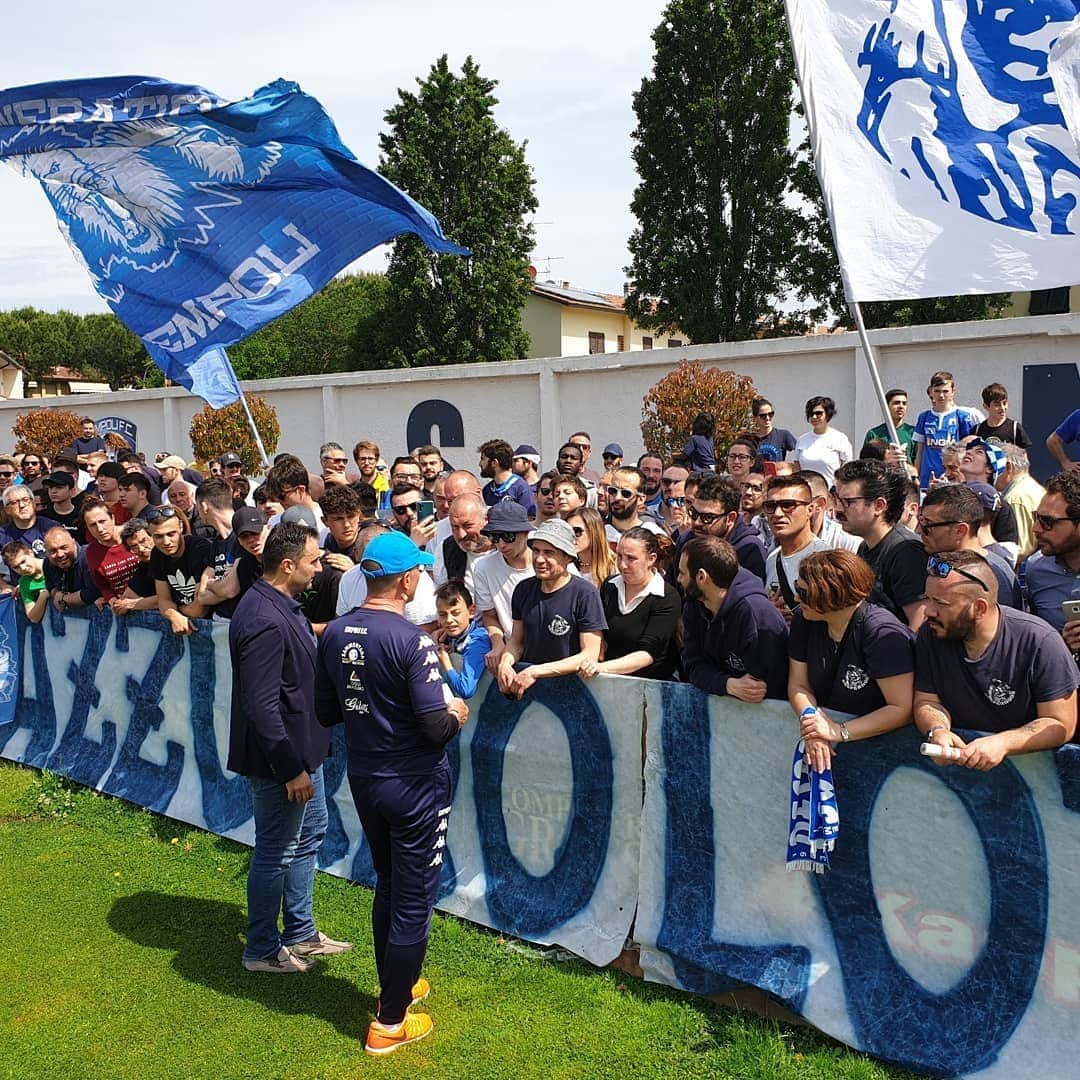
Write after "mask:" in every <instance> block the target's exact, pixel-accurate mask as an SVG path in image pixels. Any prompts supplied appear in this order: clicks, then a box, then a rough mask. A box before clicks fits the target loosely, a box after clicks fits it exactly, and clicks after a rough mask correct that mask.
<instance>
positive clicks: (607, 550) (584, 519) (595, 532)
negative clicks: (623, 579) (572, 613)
mask: <svg viewBox="0 0 1080 1080" xmlns="http://www.w3.org/2000/svg"><path fill="white" fill-rule="evenodd" d="M566 524H567V525H569V526H570V528H571V529H573V530H574V543H575V545H576V547H577V555H578V569H579V570H580V571H581V574H582V577H586V578H588V579H589V580H590V581H591V582H592V583H593V584H594V585H595V586H596V587H597V588H598V589H599V588H600V586H601V585H603V584H604V582H605V581H607V579H608V578H609V577H611V575H612V574H614V573H615V556H614V554H613V553H612V550H611V544H610V543H608V538H607V533H606V532H605V531H604V519H603V518H602V517H601V516H600V512H599V511H598V510H593V509H592V508H591V507H588V506H580V507H578V509H576V510H574V511H572V512H571V513H570V514H569V515H568V516H567V518H566Z"/></svg>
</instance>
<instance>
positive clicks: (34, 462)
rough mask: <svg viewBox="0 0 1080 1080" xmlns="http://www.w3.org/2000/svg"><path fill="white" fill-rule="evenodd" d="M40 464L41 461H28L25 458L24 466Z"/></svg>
mask: <svg viewBox="0 0 1080 1080" xmlns="http://www.w3.org/2000/svg"><path fill="white" fill-rule="evenodd" d="M40 464H41V462H40V461H26V460H25V459H24V460H23V466H24V467H25V466H27V465H40Z"/></svg>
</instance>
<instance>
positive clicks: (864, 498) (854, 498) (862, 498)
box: [834, 495, 874, 510]
mask: <svg viewBox="0 0 1080 1080" xmlns="http://www.w3.org/2000/svg"><path fill="white" fill-rule="evenodd" d="M834 498H835V499H836V501H837V503H838V504H839V505H840V506H842V507H843V508H844V509H845V510H846V509H847V508H848V507H849V506H850V505H851V504H852V503H857V502H873V501H874V500H873V499H871V498H870V496H869V495H849V496H848V497H847V498H846V499H845V498H844V497H843V495H836V496H834Z"/></svg>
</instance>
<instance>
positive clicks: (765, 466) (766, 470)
mask: <svg viewBox="0 0 1080 1080" xmlns="http://www.w3.org/2000/svg"><path fill="white" fill-rule="evenodd" d="M761 471H762V473H763V474H764V476H765V479H766V480H769V479H770V478H772V477H774V476H775V475H776V462H775V461H763V462H762V463H761Z"/></svg>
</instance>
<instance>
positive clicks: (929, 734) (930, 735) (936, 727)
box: [926, 724, 952, 742]
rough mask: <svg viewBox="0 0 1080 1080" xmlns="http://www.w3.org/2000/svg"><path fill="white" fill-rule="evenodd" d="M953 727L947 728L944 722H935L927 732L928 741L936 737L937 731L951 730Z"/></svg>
mask: <svg viewBox="0 0 1080 1080" xmlns="http://www.w3.org/2000/svg"><path fill="white" fill-rule="evenodd" d="M951 730H952V728H947V727H946V726H945V725H944V724H935V725H934V726H933V727H932V728H931V729H930V730H929V731H928V732H927V733H926V741H927V742H929V741H930V740H931V739H932V738H933V737H934V732H935V731H951Z"/></svg>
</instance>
